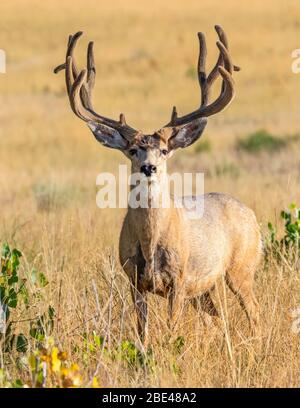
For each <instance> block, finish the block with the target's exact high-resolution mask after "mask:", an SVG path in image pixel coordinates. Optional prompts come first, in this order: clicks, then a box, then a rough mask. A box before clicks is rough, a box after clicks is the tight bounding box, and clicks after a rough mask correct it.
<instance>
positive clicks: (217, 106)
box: [54, 26, 262, 344]
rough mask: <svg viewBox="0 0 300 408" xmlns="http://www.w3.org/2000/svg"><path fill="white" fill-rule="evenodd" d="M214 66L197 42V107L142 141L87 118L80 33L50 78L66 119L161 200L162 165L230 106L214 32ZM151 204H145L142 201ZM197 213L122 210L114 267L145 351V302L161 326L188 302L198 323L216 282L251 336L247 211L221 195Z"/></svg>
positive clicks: (228, 77) (253, 304) (209, 197)
mask: <svg viewBox="0 0 300 408" xmlns="http://www.w3.org/2000/svg"><path fill="white" fill-rule="evenodd" d="M215 29H216V32H217V34H218V37H219V41H218V42H217V47H218V49H219V56H218V60H217V63H216V65H215V66H214V68H213V69H212V71H211V72H210V74H209V75H208V76H207V75H206V68H205V67H206V41H205V37H204V35H203V34H202V33H199V34H198V37H199V45H200V51H199V60H198V79H199V84H200V90H201V105H200V107H199V108H198V109H196V110H195V111H193V112H191V113H189V114H186V115H184V116H181V117H179V116H178V115H177V111H176V108H175V107H174V108H173V112H172V115H171V120H170V122H169V123H167V124H166V125H165V126H164V127H162V128H161V129H160V130H158V131H155V132H154V133H153V134H150V135H148V134H143V133H142V132H141V131H138V130H136V129H134V128H132V127H131V126H129V125H128V124H127V123H126V121H125V116H124V115H123V114H121V115H120V119H119V120H113V119H110V118H107V117H104V116H102V115H99V114H98V113H96V112H95V111H94V108H93V105H92V101H91V92H92V88H93V86H94V82H95V74H96V71H95V65H94V56H93V43H92V42H90V43H89V45H88V52H87V69H84V70H82V71H79V70H78V68H77V65H76V63H75V59H74V56H73V52H74V48H75V45H76V43H77V40H78V38H79V37H80V36H81V34H82V32H78V33H76V34H75V35H71V36H70V37H69V41H68V46H67V53H66V61H65V63H63V64H61V65H59V66H58V67H57V68H55V70H54V72H55V73H57V72H59V71H60V70H63V69H64V70H65V80H66V88H67V93H68V97H69V101H70V105H71V108H72V110H73V112H74V113H75V114H76V115H77V116H78V117H79V118H80V119H82V120H84V121H85V122H87V125H88V126H89V128H90V129H91V131H92V132H93V134H94V136H95V138H96V139H97V140H98V141H99V142H100V143H101V144H102V145H104V146H106V147H110V148H113V149H119V150H121V151H122V152H123V153H124V154H125V156H126V157H128V158H129V159H130V161H131V170H132V173H136V172H140V173H143V174H144V175H145V176H146V177H147V179H146V180H147V181H148V182H149V184H155V185H156V187H157V186H158V188H156V191H157V193H156V194H157V195H160V194H161V193H162V190H163V188H165V186H162V179H163V178H164V176H165V175H166V174H167V166H166V162H167V160H168V159H169V158H170V157H171V156H172V154H173V152H174V151H175V150H176V149H179V148H185V147H188V146H190V145H191V144H193V143H194V142H195V141H197V140H198V139H199V138H200V136H201V134H202V132H203V130H204V128H205V126H206V123H207V118H208V117H209V116H212V115H214V114H216V113H218V112H220V111H222V110H223V109H224V108H225V107H226V106H228V105H229V104H230V102H231V101H232V99H233V98H234V82H233V79H232V74H233V71H234V70H236V71H238V70H239V68H238V67H236V66H234V65H233V63H232V60H231V57H230V54H229V52H228V41H227V38H226V35H225V33H224V31H223V30H222V29H221V27H219V26H216V27H215ZM219 75H220V78H221V80H222V86H221V92H220V95H219V96H218V97H217V98H216V100H214V101H213V102H209V99H210V98H209V97H210V91H211V87H212V85H213V83H214V82H215V80H216V79H217V77H218V76H219ZM150 200H151V199H150ZM203 200H204V213H203V216H202V217H201V218H199V219H198V220H190V218H189V214H188V212H189V210H188V209H186V208H177V207H176V206H174V205H173V206H170V208H162V207H158V208H153V206H151V202H150V205H149V208H132V207H130V206H129V207H128V211H127V215H126V217H125V220H124V222H123V226H122V231H121V235H120V245H119V253H120V261H121V264H122V267H123V269H124V271H125V272H126V274H127V275H128V277H129V279H130V282H131V288H132V289H131V291H132V298H133V301H134V304H135V308H136V312H137V321H138V332H139V335H140V338H141V341H142V342H143V343H144V344H145V343H146V337H147V314H148V313H147V294H148V293H149V292H150V293H155V294H158V295H161V296H163V297H166V298H167V299H168V304H169V308H168V311H169V312H168V313H169V325H170V328H171V330H172V328H174V325H175V324H176V322H177V321H178V317H179V315H180V311H181V309H182V306H183V303H184V301H185V299H188V300H190V301H191V302H192V303H193V305H194V306H195V307H197V309H199V311H200V312H201V314H202V316H203V317H205V316H206V317H208V318H210V319H211V316H215V317H217V316H218V312H217V310H216V308H215V306H214V304H213V301H212V299H211V296H210V291H211V290H212V289H213V287H214V285H215V283H216V281H217V279H218V278H219V277H221V276H223V277H224V278H225V280H226V282H227V284H228V286H229V288H230V289H231V290H232V292H233V293H234V294H235V295H236V296H237V298H238V300H239V302H240V304H241V306H242V307H243V309H244V310H245V312H246V315H247V317H248V319H249V322H250V326H251V327H252V328H253V329H254V330H255V331H257V330H258V328H259V312H258V302H257V300H256V298H255V295H254V293H253V281H254V273H255V270H256V268H257V266H258V264H259V261H260V258H261V252H262V251H261V236H260V231H259V227H258V224H257V221H256V218H255V215H254V213H253V211H252V210H250V209H249V208H247V207H246V206H245V205H243V204H242V203H240V202H239V201H237V200H235V199H234V198H232V197H230V196H228V195H225V194H221V193H209V194H204V196H203Z"/></svg>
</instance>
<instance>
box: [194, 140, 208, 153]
mask: <svg viewBox="0 0 300 408" xmlns="http://www.w3.org/2000/svg"><path fill="white" fill-rule="evenodd" d="M210 151H211V143H210V141H209V140H204V141H203V142H200V143H197V144H196V146H195V153H204V152H210Z"/></svg>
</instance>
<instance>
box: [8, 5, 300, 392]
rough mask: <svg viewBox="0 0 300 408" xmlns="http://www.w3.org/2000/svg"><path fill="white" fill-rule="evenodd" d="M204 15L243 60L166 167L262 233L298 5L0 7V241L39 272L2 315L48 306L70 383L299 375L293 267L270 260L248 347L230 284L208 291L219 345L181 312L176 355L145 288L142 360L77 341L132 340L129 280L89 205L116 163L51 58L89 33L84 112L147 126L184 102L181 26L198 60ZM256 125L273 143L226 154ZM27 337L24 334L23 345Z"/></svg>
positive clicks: (288, 178)
mask: <svg viewBox="0 0 300 408" xmlns="http://www.w3.org/2000/svg"><path fill="white" fill-rule="evenodd" d="M215 24H220V25H221V26H222V27H223V28H224V29H225V31H226V33H227V35H228V38H229V41H230V50H231V54H232V56H233V58H234V62H235V63H236V64H237V65H239V66H241V68H242V70H241V72H238V73H235V81H236V89H237V95H236V98H235V100H234V102H233V103H232V104H231V106H230V107H229V108H228V109H227V110H226V111H225V112H223V113H221V114H219V115H216V116H215V117H212V118H210V119H209V124H208V126H207V130H206V132H205V135H204V136H203V138H202V139H201V140H200V141H199V142H198V143H197V144H196V146H192V147H190V148H189V149H187V150H186V151H181V152H177V154H175V155H174V157H173V158H172V159H171V161H170V166H169V168H170V170H171V171H172V170H175V169H176V170H179V171H203V172H205V175H206V177H205V190H206V191H222V192H227V193H230V194H232V195H233V196H235V197H237V198H238V199H240V200H241V201H243V202H245V203H246V204H247V205H248V206H250V207H251V208H253V209H254V211H255V212H256V215H257V218H258V220H259V223H260V224H261V226H262V230H263V232H264V233H266V225H267V222H268V221H272V222H273V223H274V224H275V225H277V224H278V225H279V228H280V216H279V215H280V210H281V209H284V208H287V206H288V204H289V203H290V202H297V203H298V205H299V203H300V191H299V174H300V161H299V149H300V140H299V138H298V133H299V132H300V123H299V112H300V105H299V95H300V74H299V75H296V74H293V73H292V71H291V63H292V58H291V52H292V51H293V50H294V49H296V48H300V3H299V2H298V1H297V0H294V1H293V0H289V1H279V0H272V1H271V0H266V1H264V2H262V1H258V0H252V1H251V4H248V3H247V5H246V4H242V3H241V2H240V1H238V0H228V1H226V3H225V2H221V1H211V0H210V1H209V0H202V1H199V0H197V1H193V0H187V1H179V0H174V1H172V2H163V1H157V0H152V1H151V2H150V3H149V2H146V1H142V0H140V1H137V0H130V1H126V2H125V1H120V0H117V1H116V0H115V1H113V2H105V1H91V0H85V1H81V0H80V1H76V2H75V3H72V2H70V1H67V0H59V1H57V0H53V1H51V2H47V3H44V2H43V3H42V2H39V1H34V0H28V1H26V2H24V1H20V0H19V1H16V0H12V1H10V2H2V4H1V29H0V33H1V35H0V48H1V49H3V50H5V51H6V54H7V73H6V74H5V75H2V74H1V75H0V106H1V108H0V241H2V242H4V241H8V242H9V243H10V244H11V245H12V246H16V247H17V248H19V249H20V250H21V251H22V252H23V254H24V255H23V258H22V266H21V269H22V273H23V274H25V275H26V274H27V273H28V271H30V269H31V268H32V267H33V266H34V267H36V268H38V269H39V270H41V271H43V273H44V274H45V275H46V277H47V279H48V280H49V285H47V287H46V288H45V291H46V294H45V296H44V298H43V300H39V299H36V300H35V301H34V302H33V303H32V305H31V307H30V308H29V309H28V310H26V312H22V313H20V315H18V312H16V315H17V317H16V319H17V320H18V319H19V320H22V319H26V318H32V317H34V316H35V315H36V313H37V312H38V311H40V310H46V309H47V308H48V306H49V305H53V307H54V308H55V310H56V315H57V317H56V320H55V327H54V331H53V332H52V333H51V336H52V337H53V338H54V340H55V343H56V344H58V345H59V347H60V348H61V349H63V350H66V351H67V352H68V353H69V355H70V358H71V359H72V360H74V361H76V362H77V363H78V364H79V366H80V367H81V368H82V370H83V373H84V374H83V377H84V379H85V384H88V381H89V379H90V378H91V377H92V376H93V375H95V376H96V377H97V378H98V380H99V383H100V384H101V386H104V387H106V386H150V385H152V386H178V387H185V386H197V387H198V386H199V387H200V386H201V387H202V386H229V387H231V386H246V387H250V386H263V387H269V386H291V387H294V386H299V385H300V382H299V378H300V367H299V357H300V335H295V334H293V333H292V331H291V322H292V320H293V319H292V317H291V310H293V309H295V308H296V307H300V279H299V276H300V275H299V264H298V266H297V263H295V264H293V265H292V266H291V265H290V264H289V263H288V262H287V261H286V260H285V259H283V260H282V262H281V263H280V264H278V263H276V262H275V261H274V262H269V263H268V264H267V265H262V268H261V269H260V270H259V271H258V274H257V285H256V286H257V287H256V292H257V296H258V299H259V302H260V304H261V309H262V321H263V349H262V350H261V351H259V352H257V351H255V347H254V345H253V344H252V343H253V342H251V339H250V340H249V338H248V337H247V336H248V334H249V333H248V328H247V322H246V321H245V319H244V315H243V314H242V313H241V311H240V309H239V307H238V305H237V302H236V301H235V300H234V299H233V298H232V297H231V296H230V295H229V294H228V300H227V302H225V301H224V299H223V296H222V293H221V295H220V299H219V307H221V309H222V308H224V310H225V312H226V313H225V317H224V321H228V322H229V326H230V330H229V332H228V336H227V339H226V342H225V343H224V342H223V340H222V339H220V337H218V335H217V336H213V335H212V333H211V332H210V331H205V330H204V329H203V327H202V325H201V324H200V323H199V322H198V319H197V316H195V313H194V312H193V311H192V310H189V308H187V311H186V313H185V314H184V316H183V317H182V327H181V328H179V331H178V333H177V334H178V336H180V335H182V333H184V337H185V344H184V346H183V347H182V348H181V349H180V351H178V352H177V354H176V352H174V347H173V345H172V343H171V342H169V341H168V340H167V339H166V319H165V317H166V312H165V303H164V301H163V300H160V299H157V298H152V299H151V326H150V331H152V340H151V341H152V347H153V355H154V359H155V361H156V362H157V363H156V365H155V369H151V370H150V369H145V368H141V367H132V365H130V364H129V365H128V364H127V365H126V363H125V362H124V361H123V360H122V359H121V360H118V359H116V360H114V359H112V358H110V357H108V356H107V355H105V353H103V350H102V349H96V350H91V349H90V348H89V347H87V340H86V339H87V338H90V336H92V333H93V331H94V332H95V333H97V334H99V335H101V336H103V337H105V339H106V340H107V344H108V348H113V347H116V346H117V345H118V344H119V343H120V342H121V341H123V340H124V339H128V340H131V341H136V333H135V329H134V327H135V326H134V314H133V309H132V305H131V302H130V298H129V290H128V284H127V280H126V277H124V276H123V274H122V272H121V269H120V266H119V264H118V258H117V242H118V234H119V231H120V227H121V222H122V218H123V217H124V210H118V209H116V210H100V209H98V208H97V207H96V203H95V197H96V191H97V189H96V183H95V180H96V176H97V174H98V173H100V172H101V171H112V172H117V171H118V165H119V164H120V163H125V162H126V159H125V158H123V156H122V155H121V153H119V152H115V151H112V150H109V149H106V150H105V149H104V148H103V147H101V146H100V145H99V144H97V143H96V141H95V140H94V138H93V137H92V135H91V134H90V132H89V130H88V129H87V127H86V126H85V125H84V124H83V123H82V122H81V121H80V120H79V119H78V118H76V117H75V116H74V114H73V113H72V112H71V110H70V107H69V104H68V100H67V97H66V93H65V84H64V75H63V74H62V73H60V74H58V75H57V76H55V75H54V74H53V68H54V67H55V66H56V65H57V64H59V63H62V62H63V60H64V56H65V50H66V43H67V38H68V35H69V34H71V33H75V32H76V31H78V30H82V31H84V36H83V38H82V39H81V41H80V42H79V45H78V46H77V59H78V61H80V63H81V64H83V63H84V62H85V52H86V46H87V43H88V41H89V40H94V42H95V57H96V68H97V78H96V86H95V90H94V105H95V107H96V110H98V111H99V112H101V113H102V114H105V115H108V116H111V117H114V118H116V117H117V116H118V115H119V113H120V112H125V113H126V119H127V121H128V123H130V124H133V126H134V127H137V128H141V129H143V130H144V131H153V130H154V129H158V128H159V127H160V126H161V125H163V124H164V123H166V122H167V121H168V120H169V117H170V113H171V108H172V106H173V105H174V104H176V106H177V108H178V111H179V114H183V113H186V112H188V111H191V110H192V109H194V108H195V107H196V106H197V104H198V102H199V90H198V84H197V80H196V76H195V67H196V62H197V56H198V41H197V36H196V33H197V32H198V31H203V32H204V33H205V34H206V36H207V42H208V52H209V55H208V61H209V63H210V64H211V66H212V65H213V64H214V62H215V60H216V57H217V49H216V46H215V41H216V33H215V31H214V29H213V27H214V25H215ZM260 129H266V130H267V131H268V132H269V133H270V134H272V135H274V136H275V137H279V138H282V139H284V140H289V142H288V144H287V145H286V146H285V147H284V148H282V149H280V150H279V151H275V152H269V151H262V152H259V153H255V154H251V153H249V152H248V151H243V150H239V149H237V143H238V141H239V140H241V139H246V138H247V137H248V136H249V134H251V133H252V132H257V131H259V130H260ZM201 146H204V147H203V148H202V147H201ZM222 290H223V289H222V285H221V286H220V292H222ZM216 298H217V299H216V300H217V302H218V295H216ZM222 299H223V300H222ZM224 302H225V303H224ZM224 304H225V306H224ZM222 305H223V306H222ZM158 310H159V313H158V312H157V311H158ZM222 310H223V309H222ZM24 313H25V314H24ZM227 315H228V316H227ZM22 325H24V323H19V326H20V327H21V328H22V329H23V330H26V328H25V326H24V327H23V326H22ZM183 328H184V330H183ZM49 335H50V333H49ZM222 342H223V346H222V347H221V343H222ZM34 347H35V344H34V342H33V341H32V342H30V344H29V351H28V353H30V352H31V351H32V350H33V348H34ZM18 358H19V356H18V355H17V354H16V355H15V354H11V355H10V356H9V357H7V356H6V355H5V353H4V354H3V353H1V365H2V366H4V369H5V372H6V374H7V375H8V376H9V377H10V378H12V379H13V378H19V377H20V378H22V379H23V381H24V382H26V381H28V373H26V372H24V370H23V371H22V370H21V369H19V368H18V364H17V363H16V362H17V361H18Z"/></svg>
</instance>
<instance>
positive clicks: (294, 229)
mask: <svg viewBox="0 0 300 408" xmlns="http://www.w3.org/2000/svg"><path fill="white" fill-rule="evenodd" d="M280 216H281V219H282V220H283V222H284V235H283V237H282V238H280V239H279V238H278V237H277V230H276V228H275V227H274V226H273V224H272V223H271V222H269V223H268V230H269V242H270V243H271V245H272V247H273V248H275V250H276V251H278V250H279V251H281V250H282V249H284V250H285V251H289V250H294V249H295V250H296V252H298V253H299V254H300V208H299V207H297V206H296V204H295V203H292V204H290V205H289V211H285V210H282V211H281V213H280Z"/></svg>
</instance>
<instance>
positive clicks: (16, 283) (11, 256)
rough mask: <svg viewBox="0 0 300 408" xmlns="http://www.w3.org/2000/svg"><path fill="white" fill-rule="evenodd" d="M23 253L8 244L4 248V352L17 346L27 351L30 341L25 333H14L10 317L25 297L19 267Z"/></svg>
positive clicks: (0, 298)
mask: <svg viewBox="0 0 300 408" xmlns="http://www.w3.org/2000/svg"><path fill="white" fill-rule="evenodd" d="M21 256H22V253H21V252H20V251H19V250H18V249H16V248H14V249H10V247H9V245H8V244H7V243H4V244H3V246H2V252H1V275H0V312H1V316H0V329H1V330H0V340H1V342H3V345H4V351H10V350H11V349H12V348H13V346H14V345H15V346H16V349H17V350H18V351H22V352H24V351H26V349H27V345H28V341H27V339H26V337H25V335H24V334H23V333H19V334H16V333H13V332H12V324H13V323H12V322H10V315H11V311H12V310H13V309H16V307H17V305H18V303H19V302H20V300H21V298H24V296H26V295H25V290H24V287H25V282H26V280H25V279H21V278H20V277H19V265H20V258H21Z"/></svg>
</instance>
